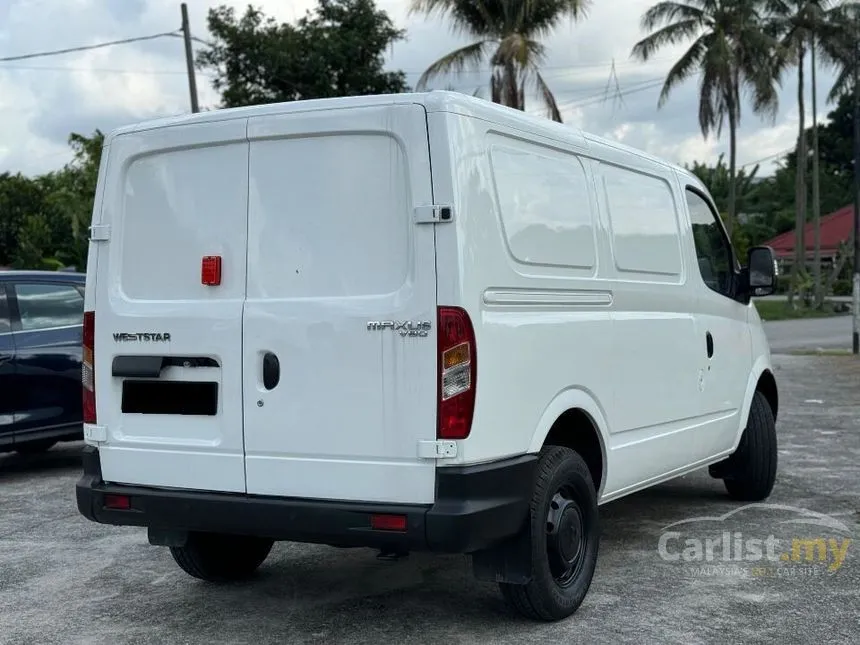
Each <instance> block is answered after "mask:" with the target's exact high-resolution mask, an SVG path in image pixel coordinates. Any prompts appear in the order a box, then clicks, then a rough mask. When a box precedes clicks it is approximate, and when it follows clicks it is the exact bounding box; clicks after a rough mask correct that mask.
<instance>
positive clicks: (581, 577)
mask: <svg viewBox="0 0 860 645" xmlns="http://www.w3.org/2000/svg"><path fill="white" fill-rule="evenodd" d="M559 529H560V530H559ZM527 530H529V531H530V532H531V559H532V565H531V566H532V579H531V581H530V582H529V583H528V584H525V585H515V584H509V583H500V585H499V586H500V588H501V591H502V595H503V596H504V598H505V600H506V601H507V603H508V604H509V605H510V607H511V608H512V609H514V611H516V612H517V613H519V614H521V615H523V616H525V617H526V618H530V619H532V620H543V621H556V620H561V619H563V618H567V617H568V616H570V615H572V614H573V613H574V612H576V610H577V609H578V608H579V606H580V605H581V604H582V601H583V600H584V599H585V595H586V594H587V593H588V588H589V587H590V586H591V579H592V577H593V576H594V569H595V567H596V566H597V551H598V544H599V541H600V526H599V521H598V513H597V493H596V492H595V489H594V483H593V482H592V480H591V474H590V473H589V470H588V466H587V465H586V464H585V461H583V459H582V457H580V456H579V455H578V454H577V453H576V452H574V451H573V450H571V449H569V448H563V447H560V446H546V447H545V448H544V449H543V450H542V451H541V456H540V461H539V463H538V468H537V476H536V478H535V485H534V491H533V493H532V500H531V510H530V513H529V523H528V527H527ZM561 536H564V539H561ZM574 542H575V543H576V544H575V545H574V544H572V543H574ZM565 547H567V553H565V552H564V548H565ZM570 565H572V566H570Z"/></svg>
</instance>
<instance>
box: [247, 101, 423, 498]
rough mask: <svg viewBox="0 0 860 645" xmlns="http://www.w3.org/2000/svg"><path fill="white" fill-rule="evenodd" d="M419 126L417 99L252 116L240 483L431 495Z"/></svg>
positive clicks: (252, 489)
mask: <svg viewBox="0 0 860 645" xmlns="http://www.w3.org/2000/svg"><path fill="white" fill-rule="evenodd" d="M426 128H427V125H426V115H425V112H424V108H423V107H422V106H419V105H411V104H400V105H384V106H370V107H362V108H349V109H342V110H341V109H334V110H320V111H307V112H296V113H288V114H282V115H273V116H260V117H251V118H250V119H249V123H248V138H249V141H250V172H249V177H250V191H249V221H248V239H249V251H248V290H247V300H246V304H245V313H244V331H243V333H244V396H245V401H244V407H245V450H246V472H247V488H248V493H257V494H264V495H278V496H291V497H305V498H322V499H341V500H364V501H385V502H402V503H427V502H432V501H433V498H434V484H435V461H434V460H432V459H423V460H422V459H420V458H419V457H418V448H419V446H418V444H419V441H422V440H431V441H432V440H435V437H436V389H437V388H436V266H435V243H434V231H433V228H434V227H433V226H432V225H426V224H416V223H415V222H414V219H413V212H414V208H415V207H416V206H420V205H428V204H432V194H431V176H430V153H429V147H428V143H427V129H426ZM375 323H396V324H395V325H385V324H383V325H377V324H375ZM428 327H429V329H428ZM410 330H411V335H410Z"/></svg>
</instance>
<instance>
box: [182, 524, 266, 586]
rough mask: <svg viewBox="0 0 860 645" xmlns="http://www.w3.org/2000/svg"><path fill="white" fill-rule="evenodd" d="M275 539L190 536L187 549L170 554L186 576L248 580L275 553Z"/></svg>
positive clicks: (210, 579)
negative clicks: (273, 550) (273, 546)
mask: <svg viewBox="0 0 860 645" xmlns="http://www.w3.org/2000/svg"><path fill="white" fill-rule="evenodd" d="M273 544H274V541H273V540H268V539H265V538H258V537H251V536H245V535H219V534H215V533H191V534H190V535H189V536H188V542H187V543H186V544H185V546H180V547H174V546H172V547H170V554H171V555H172V556H173V559H174V560H176V564H178V565H179V566H180V567H181V568H182V570H183V571H185V573H187V574H188V575H190V576H193V577H195V578H199V579H200V580H205V581H207V582H234V581H237V580H244V579H246V578H249V577H250V576H251V574H253V573H254V572H255V571H256V570H257V568H258V567H259V566H260V565H261V564H263V561H264V560H265V559H266V557H267V556H268V555H269V551H271V550H272V545H273Z"/></svg>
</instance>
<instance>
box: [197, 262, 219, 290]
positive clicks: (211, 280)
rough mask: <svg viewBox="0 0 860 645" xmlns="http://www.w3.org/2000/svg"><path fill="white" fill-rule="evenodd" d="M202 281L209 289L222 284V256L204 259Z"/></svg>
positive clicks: (201, 273)
mask: <svg viewBox="0 0 860 645" xmlns="http://www.w3.org/2000/svg"><path fill="white" fill-rule="evenodd" d="M200 281H201V282H202V283H203V284H205V285H206V286H209V287H214V286H218V285H219V284H221V256H220V255H207V256H204V258H203V263H202V267H201V270H200Z"/></svg>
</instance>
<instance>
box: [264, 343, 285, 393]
mask: <svg viewBox="0 0 860 645" xmlns="http://www.w3.org/2000/svg"><path fill="white" fill-rule="evenodd" d="M280 380H281V362H280V361H279V360H278V357H277V356H275V355H274V354H273V353H272V352H266V353H265V354H264V355H263V387H264V388H266V389H267V390H271V389H274V388H275V387H276V386H277V385H278V382H279V381H280Z"/></svg>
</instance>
